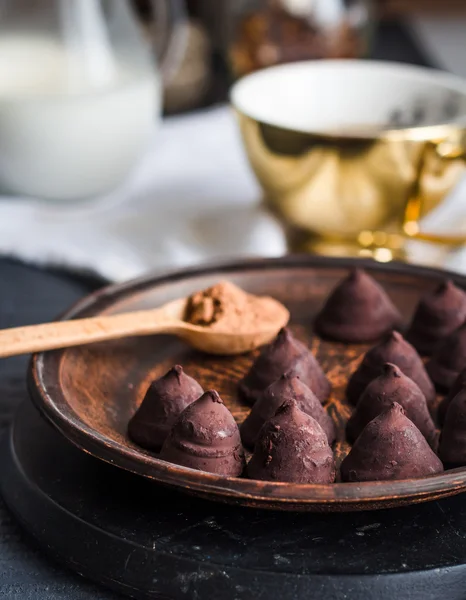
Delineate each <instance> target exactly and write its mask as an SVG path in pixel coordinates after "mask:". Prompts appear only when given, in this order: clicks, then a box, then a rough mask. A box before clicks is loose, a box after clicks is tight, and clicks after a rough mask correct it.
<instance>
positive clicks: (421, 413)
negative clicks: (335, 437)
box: [346, 363, 437, 448]
mask: <svg viewBox="0 0 466 600" xmlns="http://www.w3.org/2000/svg"><path fill="white" fill-rule="evenodd" d="M393 402H398V404H399V405H400V406H401V407H402V408H403V409H404V411H405V414H406V416H407V417H408V419H410V420H411V421H412V422H413V423H414V424H415V425H416V427H417V428H418V429H419V431H420V432H421V433H422V435H423V436H424V437H425V438H426V440H427V441H428V442H429V445H430V446H431V447H432V448H435V447H436V445H437V434H436V432H435V425H434V422H433V421H432V417H431V416H430V413H429V409H428V408H427V403H426V399H425V397H424V394H423V393H422V392H421V390H420V389H419V386H418V385H416V384H415V383H414V381H412V380H411V379H410V378H409V377H407V376H406V375H405V374H404V373H402V372H401V371H400V369H399V368H398V367H397V366H395V365H392V364H390V363H386V364H385V365H384V366H383V367H382V373H381V374H380V375H379V376H378V377H376V378H375V379H373V380H372V381H371V382H370V383H369V385H368V386H367V387H366V389H365V390H364V392H363V393H362V396H361V397H360V398H359V402H358V403H357V405H356V409H355V411H354V412H353V414H352V415H351V417H350V419H349V421H348V423H347V426H346V435H347V438H348V441H349V442H351V443H352V442H354V441H355V440H356V439H357V437H358V436H359V434H360V433H361V431H362V430H363V429H364V427H365V426H366V425H367V424H368V423H369V422H370V421H372V419H375V417H377V416H378V415H380V413H382V412H383V411H384V410H385V409H386V408H389V407H390V406H391V405H392V404H393Z"/></svg>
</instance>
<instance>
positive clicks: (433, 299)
mask: <svg viewBox="0 0 466 600" xmlns="http://www.w3.org/2000/svg"><path fill="white" fill-rule="evenodd" d="M465 319H466V294H465V293H464V291H463V290H460V288H457V287H456V285H455V284H454V283H453V282H452V281H450V280H448V279H446V280H445V281H443V282H442V283H441V284H440V285H439V286H438V287H437V288H436V289H435V290H434V291H433V292H431V293H430V294H427V295H426V296H424V297H423V298H421V300H420V302H419V304H418V306H417V309H416V312H415V313H414V317H413V320H412V322H411V326H410V328H409V330H408V332H407V334H406V339H407V340H408V341H409V342H411V344H412V345H413V346H414V347H415V348H416V350H417V351H418V352H420V353H421V354H425V355H430V354H432V352H433V350H434V346H435V344H437V342H439V340H442V339H443V338H445V337H446V336H447V335H450V333H453V331H455V329H457V328H458V327H459V326H460V325H461V324H462V323H464V320H465Z"/></svg>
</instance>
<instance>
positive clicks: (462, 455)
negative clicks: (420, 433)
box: [439, 389, 466, 468]
mask: <svg viewBox="0 0 466 600" xmlns="http://www.w3.org/2000/svg"><path fill="white" fill-rule="evenodd" d="M439 456H440V458H441V459H442V461H443V462H444V464H445V466H447V467H448V468H453V467H462V466H463V465H466V390H465V389H463V390H461V391H460V392H458V393H457V394H456V396H455V397H454V398H453V400H452V401H451V402H450V406H449V407H448V411H447V413H446V415H445V424H444V426H443V429H442V433H441V435H440V444H439Z"/></svg>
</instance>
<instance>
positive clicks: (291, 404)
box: [246, 400, 335, 483]
mask: <svg viewBox="0 0 466 600" xmlns="http://www.w3.org/2000/svg"><path fill="white" fill-rule="evenodd" d="M246 472H247V476H248V477H249V478H250V479H260V480H264V481H283V482H288V483H333V481H335V460H334V458H333V453H332V450H331V448H330V446H329V445H328V441H327V436H326V435H325V432H324V430H323V429H322V427H321V426H320V425H319V424H318V423H317V421H316V420H315V419H313V418H312V417H310V416H309V415H306V414H305V413H304V412H303V411H302V410H300V409H299V408H298V405H297V403H296V402H295V401H294V400H287V401H285V402H284V403H283V404H282V406H281V407H280V408H279V409H278V411H277V412H276V414H275V416H274V417H272V418H271V419H269V420H268V421H267V422H266V423H265V425H264V426H263V427H262V429H261V430H260V433H259V436H258V438H257V440H256V445H255V447H254V453H253V455H252V457H251V460H250V461H249V463H248V466H247V469H246Z"/></svg>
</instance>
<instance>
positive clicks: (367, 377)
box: [346, 331, 435, 407]
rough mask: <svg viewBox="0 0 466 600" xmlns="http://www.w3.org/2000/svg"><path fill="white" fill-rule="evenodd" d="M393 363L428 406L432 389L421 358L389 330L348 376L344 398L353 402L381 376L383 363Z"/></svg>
mask: <svg viewBox="0 0 466 600" xmlns="http://www.w3.org/2000/svg"><path fill="white" fill-rule="evenodd" d="M387 362H388V363H392V364H393V365H396V366H397V367H399V368H400V369H401V371H403V373H404V374H405V375H407V376H408V377H409V378H410V379H412V380H413V381H414V382H415V383H417V385H418V386H419V388H420V389H421V392H422V393H423V394H424V396H425V398H426V401H427V406H429V407H430V406H431V405H432V403H433V402H434V401H435V388H434V386H433V384H432V381H431V380H430V379H429V376H428V375H427V373H426V370H425V368H424V365H423V363H422V360H421V358H420V356H419V355H418V353H417V352H416V350H415V349H414V348H413V347H412V346H411V344H408V342H407V341H406V340H404V339H403V336H402V335H401V334H400V333H398V332H396V331H392V332H391V333H390V334H389V335H388V336H387V337H386V338H385V340H383V341H382V342H381V343H380V344H378V345H377V346H374V347H373V348H371V349H370V350H369V351H368V352H367V353H366V355H365V356H364V358H363V360H362V362H361V364H360V365H359V367H358V368H357V369H356V371H355V372H354V373H353V375H352V376H351V377H350V380H349V382H348V387H347V388H346V397H347V398H348V400H349V401H350V402H351V403H352V404H356V403H357V402H358V400H359V398H360V396H361V394H362V393H363V391H364V390H365V389H366V386H367V385H368V383H369V382H370V381H372V380H373V379H375V378H376V377H378V376H379V375H380V369H381V368H382V366H383V365H384V363H387Z"/></svg>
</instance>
